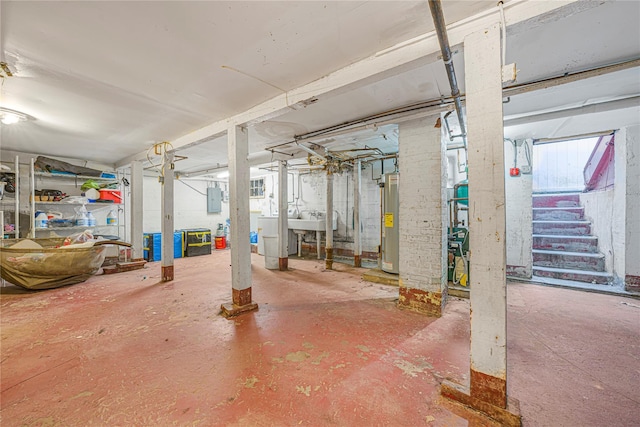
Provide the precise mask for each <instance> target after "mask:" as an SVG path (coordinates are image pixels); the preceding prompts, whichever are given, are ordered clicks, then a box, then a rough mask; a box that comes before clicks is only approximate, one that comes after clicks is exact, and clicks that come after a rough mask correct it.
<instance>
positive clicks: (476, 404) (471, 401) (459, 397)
mask: <svg viewBox="0 0 640 427" xmlns="http://www.w3.org/2000/svg"><path fill="white" fill-rule="evenodd" d="M440 395H441V396H442V397H444V398H446V399H449V400H450V401H453V402H455V403H458V404H461V405H463V406H465V407H466V408H468V409H472V410H475V411H477V412H480V413H482V414H483V415H485V416H487V417H489V418H491V419H493V420H495V421H498V422H499V423H500V424H501V425H503V426H507V427H520V426H521V425H522V417H521V416H520V403H519V402H518V401H517V400H516V399H512V398H510V397H508V398H507V407H506V408H501V407H499V406H495V405H493V404H491V403H488V402H485V401H483V400H480V399H478V398H477V397H474V396H471V393H470V391H469V389H468V388H466V387H463V386H461V385H459V384H456V383H453V382H451V381H447V380H444V381H443V382H442V384H441V385H440Z"/></svg>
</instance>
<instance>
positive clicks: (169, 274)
mask: <svg viewBox="0 0 640 427" xmlns="http://www.w3.org/2000/svg"><path fill="white" fill-rule="evenodd" d="M166 156H167V157H166V158H165V161H164V162H163V166H162V167H163V175H162V194H161V200H162V201H161V203H162V224H161V227H162V281H163V282H168V281H171V280H173V153H166Z"/></svg>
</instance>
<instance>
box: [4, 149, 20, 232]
mask: <svg viewBox="0 0 640 427" xmlns="http://www.w3.org/2000/svg"><path fill="white" fill-rule="evenodd" d="M9 173H14V176H15V193H14V196H13V200H12V199H11V198H6V197H7V193H6V190H5V192H4V197H5V198H3V199H2V200H0V212H2V215H0V216H1V217H2V218H1V221H0V239H2V238H4V236H9V237H16V236H20V163H19V158H18V156H16V157H15V161H14V166H13V170H12V171H9ZM7 213H9V214H10V215H11V216H13V225H14V230H13V231H10V232H5V231H4V225H5V223H8V222H7V220H8V218H9V216H10V215H6V214H7ZM8 224H10V223H8Z"/></svg>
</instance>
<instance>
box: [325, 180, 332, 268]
mask: <svg viewBox="0 0 640 427" xmlns="http://www.w3.org/2000/svg"><path fill="white" fill-rule="evenodd" d="M325 217H326V235H327V236H326V239H327V243H326V244H325V246H324V252H325V258H324V262H325V267H326V268H327V270H331V268H332V267H333V173H332V172H330V171H327V214H326V215H325Z"/></svg>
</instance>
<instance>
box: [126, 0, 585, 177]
mask: <svg viewBox="0 0 640 427" xmlns="http://www.w3.org/2000/svg"><path fill="white" fill-rule="evenodd" d="M594 3H596V2H579V1H577V0H568V1H561V0H558V1H533V0H513V1H510V2H507V3H506V4H505V6H504V9H505V15H506V21H507V27H510V26H517V25H518V24H522V23H524V22H526V21H529V20H532V19H537V20H541V19H545V20H552V19H559V18H560V17H562V16H566V15H569V14H573V13H576V11H579V10H582V9H584V8H588V7H596V5H595V4H594ZM498 20H499V10H498V8H497V7H496V8H494V9H491V10H488V11H485V12H482V13H480V14H477V15H474V16H472V17H470V18H467V19H465V20H462V21H459V22H456V23H454V24H451V25H448V26H447V32H448V36H449V43H450V44H451V46H455V45H459V44H461V43H462V42H463V40H464V37H465V36H466V35H467V34H471V33H474V32H477V31H480V30H482V29H483V28H486V27H488V26H490V25H492V24H493V23H494V22H497V21H498ZM439 53H440V46H439V44H438V38H437V36H436V34H435V32H433V31H432V32H429V33H426V34H423V35H421V36H419V37H415V38H413V39H411V40H407V41H405V42H402V43H398V44H397V45H395V46H392V47H391V48H388V49H385V50H382V51H380V52H377V53H375V54H374V55H371V56H369V57H367V58H365V59H363V60H360V61H358V62H356V63H354V64H351V65H348V66H346V67H344V68H342V69H340V70H337V71H335V72H333V73H330V74H328V75H326V76H324V77H321V78H319V79H318V80H315V81H313V82H311V83H308V84H306V85H304V86H300V87H298V88H296V89H293V90H290V91H288V92H286V93H283V94H281V95H278V96H276V97H274V98H272V99H270V100H268V101H265V102H263V103H261V104H259V105H256V106H255V107H253V108H251V109H249V110H247V111H244V112H242V113H240V114H237V115H235V116H232V117H229V118H226V119H223V120H219V121H217V122H214V123H212V124H210V125H207V126H204V127H202V128H200V129H197V130H195V131H193V132H191V133H188V134H186V135H184V136H182V137H180V138H177V139H175V140H174V141H172V145H173V147H174V148H175V149H180V148H186V147H189V146H192V145H197V144H200V143H203V142H205V141H208V140H211V139H213V138H216V137H219V136H221V135H223V134H224V133H225V132H226V130H227V128H229V127H230V126H236V125H251V124H255V123H259V122H262V121H265V120H269V119H273V118H276V117H278V116H280V115H282V114H285V113H287V112H289V111H291V110H295V109H301V108H304V107H305V106H306V105H307V104H308V103H311V102H319V103H322V101H323V100H324V99H328V98H330V97H332V96H336V95H339V94H342V93H345V92H349V91H351V90H355V89H357V88H360V87H363V86H366V85H369V84H372V83H375V82H377V81H381V80H383V79H386V78H388V77H392V76H395V75H398V74H401V73H403V72H406V71H410V70H412V69H415V68H417V67H420V66H422V65H425V64H429V63H432V62H435V61H436V60H437V58H438V55H439ZM145 158H146V151H144V152H141V153H138V154H135V155H133V156H128V157H126V158H124V159H122V160H120V161H119V162H117V164H116V167H117V168H121V167H125V166H127V165H128V164H129V163H131V162H132V161H134V160H144V159H145Z"/></svg>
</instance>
